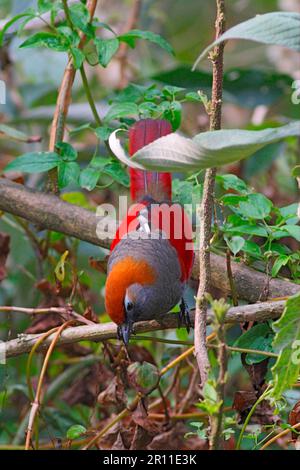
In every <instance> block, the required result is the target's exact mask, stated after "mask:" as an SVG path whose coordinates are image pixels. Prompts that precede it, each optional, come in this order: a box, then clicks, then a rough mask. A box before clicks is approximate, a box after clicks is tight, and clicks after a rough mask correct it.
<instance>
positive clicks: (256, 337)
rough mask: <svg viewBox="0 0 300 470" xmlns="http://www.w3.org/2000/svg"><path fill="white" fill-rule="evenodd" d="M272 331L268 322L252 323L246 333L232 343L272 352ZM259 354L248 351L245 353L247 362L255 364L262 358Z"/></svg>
mask: <svg viewBox="0 0 300 470" xmlns="http://www.w3.org/2000/svg"><path fill="white" fill-rule="evenodd" d="M273 338H274V333H273V331H272V329H271V328H270V326H269V324H268V323H260V324H258V325H254V326H253V327H252V328H250V329H249V330H248V331H246V333H244V334H243V335H241V336H240V337H239V338H238V339H237V340H236V341H235V343H234V345H233V346H234V347H237V348H245V349H257V350H258V351H266V352H272V341H273ZM263 359H264V358H263V356H261V355H260V354H255V353H253V354H252V353H251V354H250V353H249V354H247V355H246V363H247V364H256V363H258V362H261V361H262V360H263Z"/></svg>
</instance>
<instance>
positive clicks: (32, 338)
mask: <svg viewBox="0 0 300 470" xmlns="http://www.w3.org/2000/svg"><path fill="white" fill-rule="evenodd" d="M284 306H285V301H283V300H279V301H275V302H261V303H258V304H253V305H243V306H241V307H231V308H230V309H229V310H228V312H227V314H226V317H225V323H242V322H252V321H256V322H263V321H266V320H270V319H275V318H278V317H279V316H280V315H281V314H282V312H283V309H284ZM212 319H213V313H212V312H211V311H209V312H208V322H210V321H211V320H212ZM191 320H192V323H193V322H194V315H193V313H192V314H191ZM177 326H178V318H177V315H176V314H174V313H169V314H167V315H165V316H164V317H163V318H162V319H160V322H158V321H156V320H151V321H143V322H138V323H136V324H135V325H134V331H135V333H146V332H149V331H158V330H165V329H172V328H176V327H177ZM41 336H43V334H35V335H32V334H23V333H22V334H20V335H19V336H18V338H16V339H13V340H10V341H7V342H6V343H2V348H4V352H5V356H6V358H9V357H14V356H19V355H20V354H24V353H28V352H30V350H31V349H32V347H33V346H34V345H35V344H36V342H37V341H38V340H39V339H40V338H41ZM108 339H117V326H116V325H115V324H114V323H103V324H95V325H83V326H75V327H70V328H68V329H67V330H65V331H64V332H63V333H62V334H61V336H60V338H59V340H58V341H57V345H63V344H71V343H77V342H79V341H87V340H88V341H95V342H99V341H105V340H108ZM52 340H53V335H51V336H49V337H48V338H47V339H45V340H44V341H43V343H42V345H41V347H40V348H38V351H43V350H45V349H47V347H48V346H49V344H50V343H51V341H52ZM2 351H3V349H2Z"/></svg>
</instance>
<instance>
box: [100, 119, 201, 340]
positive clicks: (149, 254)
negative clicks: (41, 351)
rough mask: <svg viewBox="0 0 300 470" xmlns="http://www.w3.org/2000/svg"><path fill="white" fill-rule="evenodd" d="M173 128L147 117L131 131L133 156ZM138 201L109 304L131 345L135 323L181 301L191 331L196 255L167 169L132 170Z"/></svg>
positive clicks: (121, 238)
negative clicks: (189, 298) (190, 288)
mask: <svg viewBox="0 0 300 470" xmlns="http://www.w3.org/2000/svg"><path fill="white" fill-rule="evenodd" d="M171 132H172V127H171V124H170V123H169V121H167V120H164V119H150V118H149V119H141V120H139V121H136V122H135V123H134V124H133V125H132V126H131V127H130V129H129V154H130V156H132V155H133V154H134V153H136V152H137V151H138V150H140V149H141V148H142V147H144V146H145V145H147V144H150V143H151V142H153V141H154V140H156V139H158V138H160V137H163V136H165V135H167V134H170V133H171ZM129 175H130V195H131V199H132V201H133V205H132V206H131V207H130V208H129V210H128V212H127V215H126V217H125V219H124V220H123V221H122V222H121V224H120V225H119V228H118V230H117V232H116V234H115V237H114V240H113V242H112V244H111V247H110V255H109V258H108V265H107V279H106V285H105V307H106V312H107V313H108V315H109V316H110V318H111V320H112V321H113V322H115V323H116V324H117V331H118V336H119V339H121V340H123V342H124V344H125V345H127V344H128V342H129V339H130V336H131V334H132V333H133V329H134V323H135V322H137V321H143V320H152V319H155V320H157V321H158V322H161V321H162V320H163V317H164V315H165V314H166V313H168V312H169V311H170V310H171V309H172V308H174V307H175V306H176V305H177V304H179V306H180V310H179V322H180V323H181V324H182V323H183V324H184V325H185V326H186V327H187V329H188V330H189V327H190V326H191V324H190V317H189V309H188V306H187V303H186V301H185V299H184V292H185V288H186V285H187V283H188V281H189V278H190V276H191V270H192V265H193V258H194V249H193V237H192V226H191V223H190V220H189V217H188V216H187V214H186V213H185V211H184V209H183V207H182V206H181V205H180V204H179V203H172V200H171V199H172V177H171V174H170V173H167V172H155V171H147V170H140V169H138V170H137V169H134V168H129Z"/></svg>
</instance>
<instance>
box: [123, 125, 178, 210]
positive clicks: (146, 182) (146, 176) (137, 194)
mask: <svg viewBox="0 0 300 470" xmlns="http://www.w3.org/2000/svg"><path fill="white" fill-rule="evenodd" d="M171 132H172V127H171V124H170V123H169V122H168V121H165V120H162V119H157V120H154V119H143V120H141V121H137V122H136V123H135V124H134V125H133V126H132V127H131V128H130V131H129V153H130V155H133V154H134V153H135V152H137V151H138V150H140V149H141V148H142V147H144V146H145V145H147V144H150V143H151V142H153V141H154V140H156V139H158V138H159V137H163V136H164V135H167V134H170V133H171ZM129 172H130V194H131V198H132V200H133V201H140V200H141V199H143V197H144V196H152V197H153V198H154V199H155V200H157V201H159V202H160V201H170V200H171V193H172V179H171V175H170V173H158V172H151V171H143V170H134V169H132V168H130V170H129Z"/></svg>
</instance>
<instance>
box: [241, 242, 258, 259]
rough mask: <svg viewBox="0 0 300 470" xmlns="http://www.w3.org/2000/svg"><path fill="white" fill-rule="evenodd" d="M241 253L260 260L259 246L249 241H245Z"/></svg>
mask: <svg viewBox="0 0 300 470" xmlns="http://www.w3.org/2000/svg"><path fill="white" fill-rule="evenodd" d="M243 251H244V252H245V253H247V254H248V255H250V256H253V257H254V258H261V248H260V246H259V245H258V244H257V243H255V242H252V241H251V240H245V244H244V246H243Z"/></svg>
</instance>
